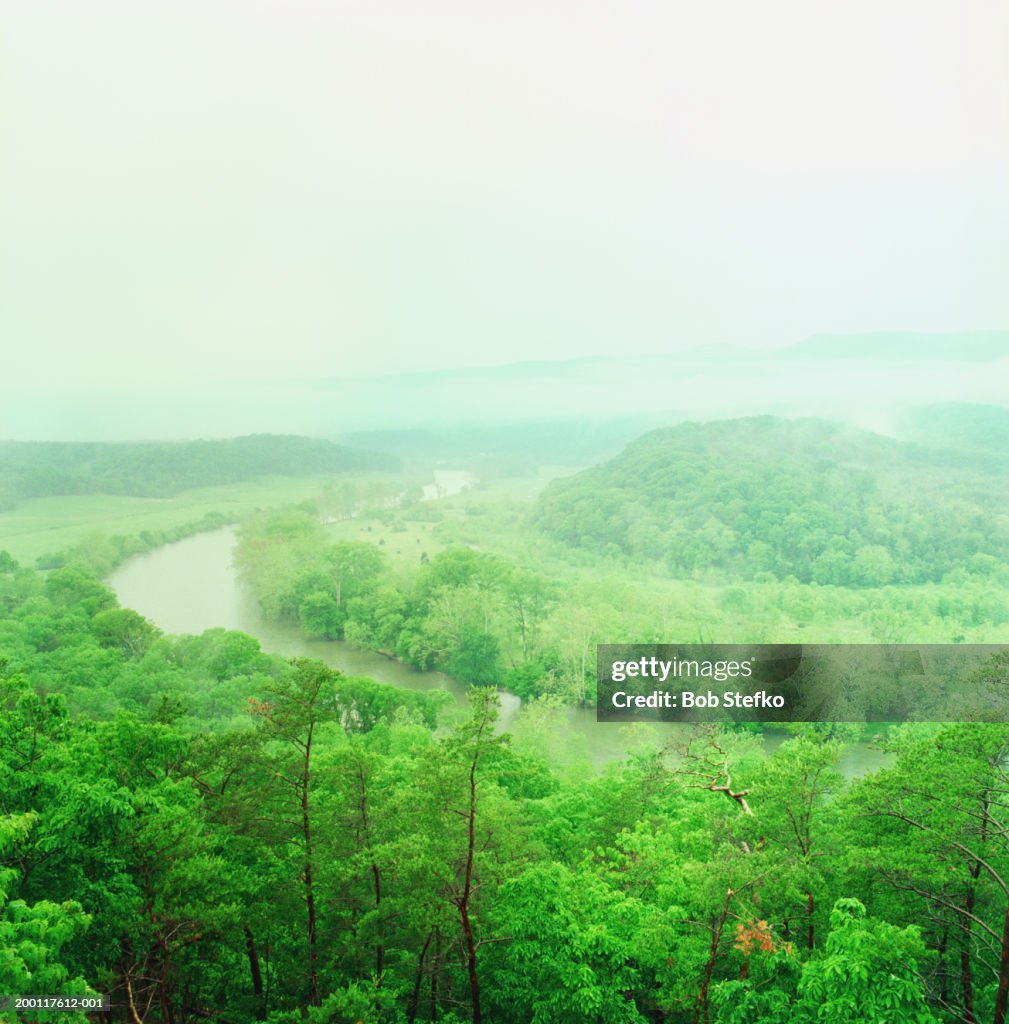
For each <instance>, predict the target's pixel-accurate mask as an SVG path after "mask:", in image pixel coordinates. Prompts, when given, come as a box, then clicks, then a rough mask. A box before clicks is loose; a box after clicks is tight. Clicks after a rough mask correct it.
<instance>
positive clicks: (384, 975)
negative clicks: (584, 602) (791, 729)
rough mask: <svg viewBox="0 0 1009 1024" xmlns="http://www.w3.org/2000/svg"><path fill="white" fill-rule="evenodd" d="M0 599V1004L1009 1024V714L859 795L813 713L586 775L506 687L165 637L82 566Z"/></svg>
mask: <svg viewBox="0 0 1009 1024" xmlns="http://www.w3.org/2000/svg"><path fill="white" fill-rule="evenodd" d="M0 600H2V608H3V614H2V616H0V651H2V652H3V654H4V659H5V664H4V667H3V669H2V671H0V712H2V713H0V941H2V948H3V957H0V991H2V992H3V993H5V994H12V995H16V994H42V993H44V992H49V993H62V994H66V995H71V994H78V995H87V994H89V993H95V992H104V993H107V994H108V995H109V997H110V1000H111V1003H112V1009H111V1011H110V1012H109V1013H108V1014H95V1015H94V1016H93V1018H92V1019H93V1020H95V1021H97V1020H98V1019H99V1018H100V1019H101V1020H103V1021H109V1022H110V1024H115V1022H120V1021H122V1022H129V1024H136V1021H138V1020H142V1021H145V1022H147V1024H196V1022H199V1021H207V1020H224V1021H229V1022H231V1024H252V1022H253V1021H266V1022H268V1024H294V1022H303V1021H307V1022H309V1024H313V1022H314V1024H323V1022H325V1024H352V1022H362V1024H364V1022H367V1024H428V1022H434V1021H439V1022H440V1024H461V1022H464V1021H465V1022H472V1024H486V1022H494V1024H528V1022H529V1021H536V1022H540V1024H576V1022H578V1024H580V1022H583V1021H595V1022H598V1021H605V1022H607V1024H610V1022H618V1024H697V1022H698V1021H702V1020H703V1021H708V1022H710V1024H743V1022H744V1021H745V1022H750V1021H761V1022H764V1024H814V1022H820V1021H825V1020H830V1021H844V1022H845V1024H878V1022H879V1021H886V1022H887V1024H938V1022H939V1021H944V1022H945V1021H954V1020H976V1021H990V1022H993V1024H1004V1021H1005V1018H1006V1002H1007V996H1009V938H1007V937H1006V933H1005V931H1004V927H1003V925H1004V921H1005V920H1006V919H1007V915H1009V902H1007V893H1009V845H1007V841H1006V833H1005V829H1004V827H1003V824H1002V823H1003V822H1004V815H1005V811H1006V807H1007V801H1009V779H1007V776H1006V765H1007V764H1009V758H1007V755H1009V728H1007V727H1006V726H1005V725H1004V724H999V725H980V724H975V725H961V726H956V725H945V726H943V725H935V726H919V727H916V728H910V727H904V729H903V730H902V731H901V732H900V733H899V735H898V737H897V739H896V740H895V743H894V751H895V758H896V759H895V761H894V763H893V766H892V767H890V768H887V769H884V770H881V771H879V772H877V773H876V774H875V775H874V776H871V777H867V778H864V779H862V780H860V781H858V782H855V783H845V781H844V779H843V778H842V777H841V776H840V775H839V774H838V772H837V771H836V768H835V763H836V761H837V758H838V756H839V755H840V753H841V746H840V744H839V743H837V742H836V741H832V740H830V739H828V737H827V734H826V733H823V734H821V733H818V732H814V731H810V732H807V733H802V734H797V735H795V736H793V737H792V738H791V739H789V740H787V741H786V742H784V743H782V744H781V745H780V746H779V747H778V748H777V749H776V750H775V752H774V753H773V755H771V756H765V755H764V754H763V753H762V752H761V750H760V748H759V746H758V745H757V744H756V743H755V741H754V740H753V738H752V737H748V736H745V735H735V734H729V733H724V732H719V731H717V730H714V729H697V730H695V731H692V732H684V733H682V734H680V736H679V738H678V740H677V742H676V744H675V745H673V746H670V747H667V748H663V749H657V748H654V747H648V746H640V745H639V746H638V748H637V753H636V754H635V755H634V756H632V757H629V758H628V759H627V760H625V761H623V762H621V763H615V764H612V765H611V766H610V767H609V768H608V769H607V771H606V772H604V773H603V774H600V775H590V774H588V773H587V772H586V770H585V769H584V768H583V767H581V766H578V765H571V764H567V765H566V764H548V763H546V762H545V761H544V760H543V758H542V756H541V755H540V754H539V753H538V751H537V749H536V747H535V745H534V744H533V743H530V742H528V741H524V740H523V737H522V729H523V723H522V720H521V719H520V720H519V722H518V723H517V728H516V735H515V736H514V737H512V736H508V735H502V734H501V733H500V732H498V731H497V729H496V711H497V708H496V703H497V702H496V698H495V696H494V693H493V691H492V690H490V689H482V690H481V689H477V690H474V691H473V693H472V696H471V707H470V709H469V711H468V712H466V713H462V712H460V711H453V709H452V708H449V707H448V706H447V705H446V703H445V701H444V698H443V696H442V695H438V694H421V693H415V692H410V691H403V690H398V689H396V688H393V687H385V686H381V685H378V684H375V683H372V682H371V681H368V680H361V679H348V678H346V677H344V676H342V675H340V674H339V673H337V672H334V671H332V670H330V669H327V668H326V667H325V666H323V665H322V664H320V663H318V662H314V661H306V660H295V661H293V662H285V661H282V660H280V659H278V658H275V657H270V656H267V655H264V654H263V653H262V652H261V651H260V650H259V647H258V644H257V643H256V641H255V640H253V639H252V638H250V637H247V636H244V635H243V634H240V633H225V632H224V631H219V630H216V631H211V632H210V633H207V634H204V636H203V637H182V638H172V637H164V636H161V635H160V634H159V633H158V631H157V630H156V629H154V627H152V626H150V624H148V623H145V622H144V620H143V619H142V618H141V617H140V616H138V615H136V614H135V613H133V612H130V611H128V610H126V609H121V608H118V607H117V606H116V604H115V601H114V598H113V596H112V594H111V593H110V592H109V591H108V590H107V589H106V588H104V587H103V586H102V585H101V584H100V583H99V582H98V581H97V580H96V579H95V578H94V577H92V576H89V575H88V574H86V573H84V572H83V571H81V570H77V569H70V568H64V569H58V570H55V571H53V572H52V573H50V574H49V575H48V577H47V578H45V579H44V580H43V579H42V578H41V577H39V576H38V575H37V574H35V573H32V572H29V571H27V570H20V569H17V568H16V567H13V566H12V565H11V564H10V563H9V560H8V562H5V563H4V564H3V566H2V567H0ZM988 671H989V672H990V673H991V675H992V676H993V678H994V677H1000V678H1003V679H1004V675H1005V671H1006V664H1005V662H1004V661H1002V662H998V663H993V664H992V665H991V666H989V669H988ZM533 712H536V713H546V714H549V713H550V712H549V709H547V708H538V709H532V711H530V713H533ZM555 726H556V727H559V726H560V722H559V721H558V722H556V723H555ZM37 1016H38V1018H39V1019H53V1020H60V1021H64V1022H69V1024H75V1022H76V1024H83V1021H84V1016H83V1014H80V1013H78V1014H72V1013H67V1012H60V1013H56V1014H50V1015H48V1016H47V1015H46V1014H44V1013H39V1014H37ZM0 1019H7V1020H11V1021H13V1020H15V1019H16V1018H15V1016H14V1015H13V1014H12V1013H8V1014H6V1018H3V1017H0Z"/></svg>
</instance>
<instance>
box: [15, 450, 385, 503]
mask: <svg viewBox="0 0 1009 1024" xmlns="http://www.w3.org/2000/svg"><path fill="white" fill-rule="evenodd" d="M397 465H398V463H397V460H396V459H394V458H392V457H390V456H386V455H380V454H378V453H374V452H365V451H360V450H356V449H352V448H342V447H340V446H338V445H335V444H332V443H331V442H329V441H320V440H313V439H310V438H307V437H282V436H276V435H271V434H253V435H250V436H248V437H238V438H232V439H229V440H224V441H184V442H175V443H164V444H153V443H149V444H138V443H129V444H98V443H93V444H79V443H63V442H45V443H37V442H29V441H4V442H0V476H2V478H3V481H4V484H3V488H2V490H0V508H10V507H12V506H14V505H15V504H17V503H18V502H19V501H22V500H24V499H25V498H37V497H49V496H51V495H57V494H134V495H139V496H141V497H166V496H169V495H173V494H178V493H179V492H180V491H184V490H187V489H190V488H194V487H208V486H211V485H218V484H222V483H233V482H236V481H239V480H248V479H250V478H251V477H256V476H265V475H268V474H278V475H284V476H303V475H306V474H308V473H338V472H346V471H347V470H352V469H395V468H397Z"/></svg>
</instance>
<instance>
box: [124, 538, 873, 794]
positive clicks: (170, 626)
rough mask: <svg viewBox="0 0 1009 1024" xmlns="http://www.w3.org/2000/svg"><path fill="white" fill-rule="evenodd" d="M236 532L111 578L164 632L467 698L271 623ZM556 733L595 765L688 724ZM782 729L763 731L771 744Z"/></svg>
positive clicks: (571, 726) (451, 686) (581, 712)
mask: <svg viewBox="0 0 1009 1024" xmlns="http://www.w3.org/2000/svg"><path fill="white" fill-rule="evenodd" d="M234 546H235V532H234V530H232V529H230V528H229V529H223V530H215V531H213V532H210V533H201V534H197V535H196V536H194V537H189V538H187V539H186V540H181V541H178V542H177V543H175V544H168V545H166V546H165V547H161V548H158V549H156V550H155V551H151V552H148V553H147V554H143V555H138V556H136V557H135V558H131V559H130V560H129V561H127V562H124V563H123V564H122V565H121V566H119V568H117V569H116V570H115V571H114V572H113V573H112V575H111V576H110V577H109V580H108V582H109V585H110V586H111V587H112V588H113V590H115V592H116V595H117V597H118V598H119V603H120V604H121V605H122V606H123V607H124V608H133V609H135V610H136V611H138V612H140V614H141V615H143V616H145V617H146V618H148V619H150V620H151V622H153V623H155V624H156V625H157V626H159V627H160V628H161V629H163V630H164V631H165V632H166V633H202V632H203V631H204V630H205V629H213V628H215V627H223V628H224V629H237V630H241V631H242V632H243V633H248V634H249V635H250V636H254V637H255V638H256V639H257V640H258V641H259V643H260V645H261V646H262V648H263V650H265V651H268V652H270V653H273V654H281V655H284V656H285V657H294V656H302V657H309V658H318V659H319V660H320V661H323V662H325V663H326V664H327V665H329V666H331V667H332V668H336V669H339V670H340V671H341V672H345V673H346V674H347V675H355V676H369V677H370V678H372V679H376V680H378V681H379V682H382V683H389V684H391V685H393V686H405V687H408V688H409V689H411V690H431V689H438V688H440V689H445V690H448V691H449V692H451V693H452V694H453V695H454V696H455V697H456V699H457V700H460V701H461V700H463V699H464V696H465V692H466V689H467V687H466V684H465V683H460V682H459V681H458V680H455V679H452V678H451V677H449V676H446V675H444V674H443V673H441V672H420V671H418V670H417V669H414V668H411V667H410V666H408V665H404V664H403V663H402V662H398V661H395V660H393V659H391V658H386V657H383V656H382V655H380V654H375V653H373V652H371V651H362V650H358V649H357V648H354V647H351V646H350V645H349V644H346V643H344V642H342V641H338V640H309V639H308V638H306V637H304V636H302V635H301V633H300V631H299V630H298V629H297V627H295V626H290V625H284V624H278V623H276V622H270V621H268V620H267V619H266V618H265V617H264V616H263V613H262V611H261V609H260V607H259V603H258V602H257V601H256V598H255V597H254V596H253V594H252V593H251V592H250V591H249V589H248V588H247V587H245V586H244V585H243V583H242V581H241V580H240V579H239V576H238V573H237V571H236V570H235V568H234V566H233V565H232V551H233V550H234ZM501 698H502V708H501V720H502V724H503V725H504V726H505V727H508V726H510V725H512V724H513V723H514V722H515V719H516V716H517V715H518V712H519V709H520V701H519V699H518V698H517V697H516V696H515V695H514V694H511V693H507V692H504V693H502V694H501ZM545 726H546V728H548V729H552V730H553V732H554V733H557V734H556V735H545V734H543V733H541V739H542V741H543V744H544V745H545V746H547V747H550V748H553V750H554V752H556V753H560V752H566V753H568V754H573V755H582V756H587V757H588V758H589V759H590V760H591V761H592V762H594V763H595V764H596V765H597V766H600V765H602V764H605V763H606V762H608V761H612V760H615V759H617V758H621V757H623V756H624V755H625V754H626V752H627V750H628V748H629V747H633V746H635V745H636V744H638V743H640V742H642V741H643V740H645V739H646V738H647V737H648V736H649V735H650V731H651V730H655V729H659V730H662V731H663V732H664V733H665V732H668V733H670V735H674V734H675V733H676V732H678V731H679V732H682V731H684V730H685V729H686V728H688V727H686V726H682V725H676V724H672V723H670V724H664V725H655V726H630V727H629V726H626V725H618V724H616V723H609V722H597V721H596V716H595V712H594V711H593V710H592V709H589V708H569V709H566V710H565V711H564V712H563V713H561V714H560V716H559V717H558V718H556V719H555V720H554V721H553V722H550V723H545ZM783 738H784V737H783V735H782V734H775V733H770V734H767V735H766V736H765V740H764V742H765V745H766V746H767V748H768V749H769V750H771V749H773V748H774V747H775V746H777V745H778V744H779V743H780V742H781V741H782V739H783ZM886 762H887V755H886V754H884V753H882V752H881V751H879V750H877V749H875V748H873V747H871V746H868V745H867V744H864V743H855V744H850V745H849V746H848V747H846V749H845V752H844V755H843V756H842V759H841V762H840V764H839V765H838V767H839V769H840V770H841V772H842V773H843V774H844V775H845V776H846V777H848V778H854V777H857V776H859V775H864V774H866V773H868V772H871V771H875V770H876V769H877V768H879V767H880V766H881V765H883V764H885V763H886Z"/></svg>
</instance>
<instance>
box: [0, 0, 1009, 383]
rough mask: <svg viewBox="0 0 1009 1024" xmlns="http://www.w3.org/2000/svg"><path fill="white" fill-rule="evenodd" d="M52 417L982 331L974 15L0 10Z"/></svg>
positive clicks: (969, 9)
mask: <svg viewBox="0 0 1009 1024" xmlns="http://www.w3.org/2000/svg"><path fill="white" fill-rule="evenodd" d="M0 11H2V22H0V25H2V39H0V331H2V334H0V346H2V364H0V365H2V374H3V377H4V379H5V386H6V387H8V388H9V387H10V386H11V383H12V382H14V386H15V387H17V389H18V391H19V393H21V394H26V393H32V392H34V391H35V390H42V389H44V390H45V391H46V392H47V393H48V394H49V395H59V394H70V393H73V392H79V391H81V390H82V389H83V390H85V391H86V390H88V389H94V390H100V391H107V390H117V389H120V388H128V387H135V386H137V382H139V381H141V380H142V379H144V378H150V376H151V374H152V373H153V374H154V375H155V376H156V379H157V380H158V381H159V382H161V383H164V384H166V385H168V386H172V384H173V382H177V381H178V380H179V379H180V378H190V377H193V376H196V375H199V376H200V378H201V380H202V382H203V384H204V385H205V386H213V384H214V382H216V381H225V380H228V381H234V380H240V379H249V378H267V379H277V378H281V377H286V376H291V377H304V376H306V375H311V374H319V375H322V376H333V375H342V374H360V373H376V372H378V373H380V372H389V371H393V370H397V369H424V368H434V367H441V366H452V365H473V364H484V363H501V362H510V361H513V360H520V359H530V358H566V357H573V356H579V355H588V354H619V353H627V352H661V351H675V350H677V349H680V348H684V347H689V346H691V345H695V344H704V343H719V342H731V343H738V344H745V345H750V344H752V345H765V346H770V345H783V344H787V343H790V342H793V341H797V340H799V339H800V338H801V337H803V336H804V335H807V334H810V333H815V332H819V331H832V332H847V331H860V330H872V329H878V328H910V329H922V330H946V329H957V328H993V327H1001V326H1005V325H1006V323H1007V322H1009V317H1007V315H1006V313H1007V303H1006V299H1005V294H1006V288H1005V285H1006V281H1007V279H1009V185H1007V183H1009V158H1007V148H1009V60H1006V42H1007V40H1009V5H1007V4H1006V3H1005V2H1004V0H957V2H948V0H943V2H939V0H907V2H904V0H836V2H835V0H766V2H764V3H761V4H754V3H752V2H745V0H716V2H714V3H707V4H702V3H686V2H673V3H671V2H669V0H665V2H655V3H651V2H633V0H631V2H617V0H612V2H608V3H599V2H593V0H577V2H576V0H553V2H543V0H538V2H531V0H530V2H526V0H507V2H503V0H502V2H495V3H489V2H488V3H484V2H473V0H469V2H465V3H463V2H461V0H460V2H447V0H426V2H424V3H418V2H417V0H410V2H390V0H371V2H367V3H365V2H361V3H353V2H340V0H329V2H323V0H316V2H309V0H273V2H270V0H260V2H252V0H248V2H239V0H170V2H163V0H151V2H138V0H86V2H85V0H82V2H55V0H32V2H29V3H26V2H24V0H5V2H3V3H0Z"/></svg>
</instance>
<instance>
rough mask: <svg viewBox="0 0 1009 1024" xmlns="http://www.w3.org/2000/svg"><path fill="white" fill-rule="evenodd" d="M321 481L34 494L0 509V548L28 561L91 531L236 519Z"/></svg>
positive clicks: (291, 499)
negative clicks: (135, 494) (147, 492)
mask: <svg viewBox="0 0 1009 1024" xmlns="http://www.w3.org/2000/svg"><path fill="white" fill-rule="evenodd" d="M338 479H339V478H338ZM324 483H325V480H323V479H321V478H320V477H318V476H310V477H280V476H278V477H261V478H259V479H256V480H248V481H243V482H242V483H238V484H231V485H228V486H222V487H204V488H200V489H198V490H193V491H183V492H182V493H181V494H179V495H177V496H175V497H174V498H129V497H117V496H114V495H107V494H95V495H75V496H69V497H57V498H36V499H33V500H31V501H25V502H22V503H21V504H20V505H18V506H17V508H14V509H11V510H10V511H8V512H3V513H0V550H7V551H9V552H10V553H11V555H13V556H14V558H16V559H17V560H18V561H19V562H21V563H22V564H24V565H28V566H31V565H34V564H35V559H36V558H38V557H39V556H40V555H44V554H48V553H50V552H53V551H60V550H62V549H63V548H67V547H70V546H71V545H73V544H76V543H78V542H79V541H80V540H82V539H83V538H84V537H86V536H88V535H89V534H93V533H96V532H97V533H102V534H105V535H106V536H112V535H115V534H138V533H140V532H141V531H142V530H158V529H168V528H171V527H173V526H180V525H182V524H184V523H191V522H195V521H196V520H198V519H200V518H201V517H202V516H204V515H205V514H206V513H208V512H220V513H221V514H222V515H225V516H228V517H233V518H236V519H239V518H241V517H243V516H246V515H248V514H249V513H251V512H254V511H256V509H261V508H269V507H272V506H280V505H290V504H293V503H297V502H299V501H304V500H305V499H306V498H314V497H315V496H316V495H317V494H318V493H319V491H320V489H321V487H322V485H323V484H324Z"/></svg>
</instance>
